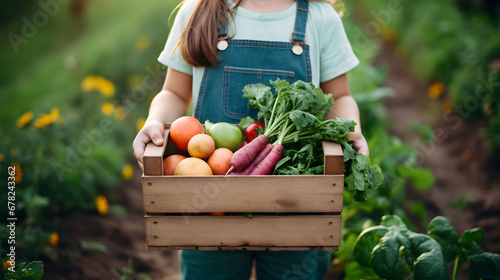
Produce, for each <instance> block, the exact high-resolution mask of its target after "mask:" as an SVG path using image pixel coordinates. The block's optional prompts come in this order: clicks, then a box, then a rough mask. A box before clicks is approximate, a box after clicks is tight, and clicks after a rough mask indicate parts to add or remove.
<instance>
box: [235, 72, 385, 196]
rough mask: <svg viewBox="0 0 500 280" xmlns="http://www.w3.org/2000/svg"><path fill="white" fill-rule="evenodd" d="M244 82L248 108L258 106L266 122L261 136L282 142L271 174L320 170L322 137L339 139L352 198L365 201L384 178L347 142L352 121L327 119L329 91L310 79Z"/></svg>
mask: <svg viewBox="0 0 500 280" xmlns="http://www.w3.org/2000/svg"><path fill="white" fill-rule="evenodd" d="M271 84H272V85H273V87H274V91H275V94H273V93H272V90H271V88H270V87H268V86H265V85H262V84H251V85H247V86H246V87H245V88H244V89H243V92H244V94H243V97H244V98H248V99H249V106H251V107H254V108H256V109H258V110H259V112H258V114H257V117H258V121H260V122H263V123H264V124H265V131H264V134H265V135H266V136H267V137H268V139H270V142H272V141H274V144H275V145H276V144H283V146H284V148H285V152H284V156H283V157H282V158H281V160H280V161H279V162H278V163H277V164H276V167H275V170H274V174H280V175H299V174H322V173H323V169H324V168H323V164H324V163H323V151H322V149H321V140H328V141H334V142H337V143H340V144H341V145H342V149H343V152H344V173H345V176H346V177H345V180H344V182H345V187H346V188H347V189H348V190H350V191H353V192H355V195H354V198H355V199H356V201H361V202H363V201H366V194H365V192H366V190H368V189H376V188H377V187H378V186H379V185H380V184H382V181H383V175H382V170H381V169H380V167H379V166H377V165H372V164H371V161H370V159H369V158H368V157H367V156H365V155H361V154H356V151H355V150H354V148H353V147H352V146H351V144H350V143H349V142H350V138H349V132H353V131H354V127H355V126H356V123H355V122H354V121H351V120H346V119H341V118H337V119H327V120H325V117H326V115H327V114H328V113H329V112H330V110H331V107H332V105H333V103H334V100H333V98H332V95H331V94H325V93H323V91H322V90H321V89H320V88H316V87H315V86H314V85H313V84H312V83H306V82H303V81H297V82H295V83H293V84H289V83H288V82H287V81H285V80H280V79H278V80H276V81H271Z"/></svg>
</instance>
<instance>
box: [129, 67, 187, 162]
mask: <svg viewBox="0 0 500 280" xmlns="http://www.w3.org/2000/svg"><path fill="white" fill-rule="evenodd" d="M192 81H193V76H191V75H188V74H185V73H182V72H179V71H176V70H174V69H172V68H168V70H167V76H166V77H165V82H164V84H163V88H162V90H161V91H160V93H158V94H157V95H156V96H155V98H154V99H153V101H152V102H151V107H150V109H149V115H148V119H147V120H146V123H145V124H144V127H143V128H142V129H141V130H140V131H139V133H138V134H137V136H136V137H135V139H134V142H133V144H132V147H133V149H134V156H135V158H136V159H137V161H138V163H139V166H140V167H141V169H143V163H142V155H143V154H144V149H145V148H146V144H147V143H149V142H151V141H152V142H153V143H155V144H156V145H163V128H164V125H165V124H166V123H172V122H173V121H174V120H176V119H177V118H179V117H181V116H185V115H187V113H188V111H189V106H190V104H191V98H192Z"/></svg>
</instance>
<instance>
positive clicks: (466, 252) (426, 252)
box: [354, 215, 500, 280]
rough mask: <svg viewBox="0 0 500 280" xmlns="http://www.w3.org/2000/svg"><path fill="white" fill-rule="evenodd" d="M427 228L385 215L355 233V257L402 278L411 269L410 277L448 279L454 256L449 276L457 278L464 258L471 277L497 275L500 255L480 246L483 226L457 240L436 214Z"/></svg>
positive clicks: (385, 275) (386, 276)
mask: <svg viewBox="0 0 500 280" xmlns="http://www.w3.org/2000/svg"><path fill="white" fill-rule="evenodd" d="M427 231H428V235H427V234H422V233H415V232H413V231H411V230H409V229H408V228H407V226H406V225H405V224H404V222H403V221H402V220H401V218H399V217H398V216H396V215H388V216H384V217H382V222H381V223H380V225H378V226H372V227H369V228H367V229H365V230H364V231H363V232H362V233H361V234H360V235H359V236H358V238H357V240H356V243H355V245H354V257H355V259H356V261H357V262H358V263H359V264H361V265H363V266H366V267H371V268H372V269H373V270H374V271H375V272H376V273H377V274H378V275H379V276H380V277H382V278H384V279H405V278H407V275H406V274H408V273H409V272H413V279H424V280H425V279H429V280H434V279H450V277H451V275H450V271H449V269H448V263H449V262H450V261H452V260H453V259H456V260H455V269H454V273H453V278H452V279H458V271H459V269H460V266H461V265H462V264H463V263H464V262H465V261H470V269H469V275H470V277H471V279H480V278H484V279H500V255H498V254H493V253H486V252H484V251H483V250H482V249H481V247H480V243H481V242H482V240H483V236H484V234H483V231H482V230H480V229H471V230H466V231H465V232H464V234H463V235H462V237H461V238H460V240H459V239H458V235H457V233H456V231H455V229H454V228H453V227H452V226H451V224H450V222H449V221H448V220H447V219H446V218H444V217H441V216H438V217H436V218H434V219H433V220H432V221H431V222H430V223H429V225H428V227H427Z"/></svg>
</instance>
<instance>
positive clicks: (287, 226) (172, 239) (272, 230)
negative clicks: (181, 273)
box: [145, 214, 341, 248]
mask: <svg viewBox="0 0 500 280" xmlns="http://www.w3.org/2000/svg"><path fill="white" fill-rule="evenodd" d="M145 226H146V243H147V244H148V246H189V247H192V246H197V247H198V248H199V247H219V246H221V247H222V246H242V247H338V246H340V227H341V216H340V214H338V215H299V216H264V215H258V216H254V217H253V218H252V219H249V218H248V217H246V216H217V217H214V216H150V215H146V217H145Z"/></svg>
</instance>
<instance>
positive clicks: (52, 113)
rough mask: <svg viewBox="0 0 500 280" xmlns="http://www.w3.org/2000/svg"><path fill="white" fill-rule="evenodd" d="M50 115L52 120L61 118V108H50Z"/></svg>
mask: <svg viewBox="0 0 500 280" xmlns="http://www.w3.org/2000/svg"><path fill="white" fill-rule="evenodd" d="M50 117H51V118H52V122H56V121H58V120H59V108H52V110H50Z"/></svg>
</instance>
